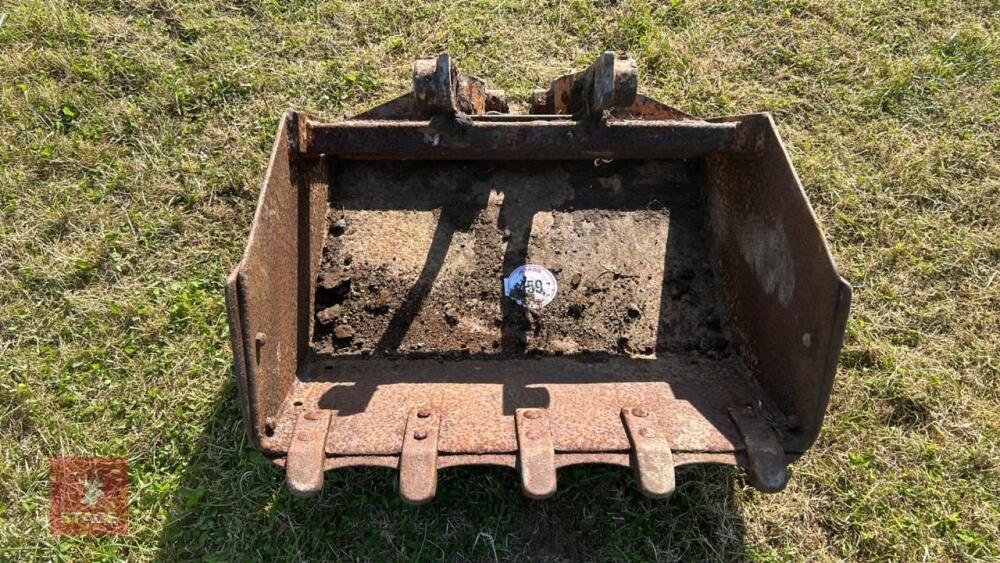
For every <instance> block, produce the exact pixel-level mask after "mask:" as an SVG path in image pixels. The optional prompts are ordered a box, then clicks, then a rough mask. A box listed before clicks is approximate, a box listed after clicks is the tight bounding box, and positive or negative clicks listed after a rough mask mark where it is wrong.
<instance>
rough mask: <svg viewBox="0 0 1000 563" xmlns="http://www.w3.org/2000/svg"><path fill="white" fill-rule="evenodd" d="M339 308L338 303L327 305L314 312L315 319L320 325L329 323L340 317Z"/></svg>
mask: <svg viewBox="0 0 1000 563" xmlns="http://www.w3.org/2000/svg"><path fill="white" fill-rule="evenodd" d="M340 315H341V308H340V305H334V306H333V307H327V308H326V309H323V310H322V311H320V312H318V313H316V320H317V321H319V323H320V324H322V325H328V324H331V323H333V322H335V321H337V319H339V318H340Z"/></svg>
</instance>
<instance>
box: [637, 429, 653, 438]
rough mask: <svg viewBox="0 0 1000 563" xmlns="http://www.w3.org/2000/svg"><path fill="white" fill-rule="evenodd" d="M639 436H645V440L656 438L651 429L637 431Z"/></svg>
mask: <svg viewBox="0 0 1000 563" xmlns="http://www.w3.org/2000/svg"><path fill="white" fill-rule="evenodd" d="M639 434H641V435H642V436H645V437H646V438H653V437H655V436H656V431H655V430H653V429H652V428H643V429H642V430H640V431H639Z"/></svg>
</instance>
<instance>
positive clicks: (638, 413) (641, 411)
mask: <svg viewBox="0 0 1000 563" xmlns="http://www.w3.org/2000/svg"><path fill="white" fill-rule="evenodd" d="M632 416H638V417H639V418H646V417H647V416H649V413H648V412H646V410H645V409H632Z"/></svg>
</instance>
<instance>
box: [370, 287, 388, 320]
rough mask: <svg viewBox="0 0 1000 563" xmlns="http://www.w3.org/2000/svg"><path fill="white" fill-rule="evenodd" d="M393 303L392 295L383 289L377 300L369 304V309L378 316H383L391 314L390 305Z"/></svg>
mask: <svg viewBox="0 0 1000 563" xmlns="http://www.w3.org/2000/svg"><path fill="white" fill-rule="evenodd" d="M391 301H392V294H391V293H389V290H388V289H383V290H381V291H379V292H378V295H376V296H375V299H373V300H372V302H371V303H369V304H368V307H367V309H368V310H369V311H371V312H372V313H374V314H376V315H382V314H385V313H387V312H389V303H390V302H391Z"/></svg>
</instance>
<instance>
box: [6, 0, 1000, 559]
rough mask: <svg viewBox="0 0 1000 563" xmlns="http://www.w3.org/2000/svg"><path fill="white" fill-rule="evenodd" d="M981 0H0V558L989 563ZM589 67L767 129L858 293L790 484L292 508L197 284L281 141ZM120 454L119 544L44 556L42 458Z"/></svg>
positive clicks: (355, 499)
mask: <svg viewBox="0 0 1000 563" xmlns="http://www.w3.org/2000/svg"><path fill="white" fill-rule="evenodd" d="M998 14H1000V4H998V2H997V1H996V0H993V1H981V2H968V3H958V2H946V1H934V0H928V1H923V2H913V1H908V2H885V1H875V0H859V1H853V2H821V1H815V2H807V1H790V2H767V1H754V2H739V3H729V2H662V3H642V2H628V1H621V2H599V3H590V2H543V1H523V0H509V1H501V2H473V3H463V4H462V5H456V6H450V5H449V6H441V5H437V4H435V3H431V2H424V1H422V0H411V1H409V2H381V1H379V2H366V3H357V4H351V3H347V2H339V1H331V0H321V1H318V2H313V1H308V0H290V1H272V2H260V1H246V2H222V1H205V0H198V1H189V2H172V1H170V0H153V1H142V0H138V1H133V0H121V1H117V2H116V1H93V2H88V1H80V2H58V1H51V2H46V1H38V0H0V559H4V560H31V559H65V560H83V559H108V560H114V559H121V558H127V559H150V558H161V559H178V558H186V559H190V558H196V557H201V556H204V555H206V554H210V555H212V556H214V557H217V558H220V559H228V558H234V557H236V558H240V559H246V558H276V557H278V558H294V559H299V558H320V557H328V558H338V559H369V560H392V559H437V558H445V559H473V560H494V558H496V559H499V560H509V559H522V558H553V559H601V560H605V559H610V558H622V559H649V560H652V559H661V560H671V559H678V558H683V559H685V560H701V559H716V560H731V559H743V558H746V559H756V560H765V561H767V560H801V559H814V560H840V559H855V560H856V559H865V560H868V559H891V560H928V561H934V560H946V559H948V560H976V559H980V560H986V559H994V560H995V559H997V558H1000V547H998V544H1000V529H998V526H1000V500H998V491H1000V445H998V444H1000V408H998V405H1000V328H998V327H1000V276H998V271H1000V266H998V264H1000V225H998V223H1000V221H998V219H1000V211H998V209H1000V208H998V205H997V199H998V197H1000V158H998V157H1000V147H998V139H1000V126H998V117H1000V113H998V109H1000V76H998V66H1000V65H998V62H997V61H998V58H1000V41H998V33H997V29H996V27H997V25H998V24H1000V16H998ZM605 49H613V50H616V51H627V52H628V53H630V54H631V55H633V56H634V57H635V58H636V60H637V61H638V64H639V72H640V91H642V92H643V93H646V94H649V95H651V96H653V97H655V98H657V99H660V100H662V101H665V102H667V103H671V104H674V105H676V106H678V107H680V108H681V109H683V110H685V111H688V112H690V113H694V114H697V115H704V116H718V115H729V114H740V113H749V112H755V111H769V112H771V113H772V114H774V116H775V120H776V121H777V123H778V128H779V130H780V132H781V134H782V135H783V136H784V139H785V143H786V145H787V147H788V150H789V153H790V154H791V158H792V161H793V162H794V164H795V166H796V168H797V170H798V172H799V175H800V177H801V179H802V183H803V184H804V185H805V187H806V192H807V193H808V195H809V197H810V199H811V201H812V203H813V206H814V207H815V210H816V213H817V216H818V217H819V218H820V221H821V223H822V225H823V228H824V230H825V233H826V235H827V237H828V239H829V241H830V244H831V246H832V249H833V252H834V255H835V257H836V260H837V263H838V264H839V267H840V269H841V272H842V274H843V276H844V277H845V278H847V280H848V281H849V282H850V283H851V284H852V285H853V286H854V292H855V293H854V306H853V309H852V311H851V317H850V321H849V324H848V333H847V337H846V342H845V346H844V351H843V355H842V357H841V361H840V369H839V372H838V375H837V380H836V383H835V386H834V389H833V396H832V402H831V406H830V411H829V415H828V418H827V422H826V425H825V427H824V430H823V433H822V435H821V437H820V439H819V442H818V443H817V445H816V447H815V448H814V449H812V450H811V451H810V452H809V453H808V454H807V455H806V457H805V458H804V459H803V460H802V461H801V462H799V463H798V464H796V465H795V466H794V468H793V478H792V481H791V483H790V485H789V487H788V489H787V490H786V491H785V492H784V493H781V494H778V495H773V496H768V495H761V494H759V493H757V492H755V491H753V490H751V489H750V488H748V487H747V486H746V484H745V482H744V479H743V476H742V475H741V474H740V473H739V472H738V471H734V470H732V469H729V468H720V467H706V468H698V469H693V470H683V471H681V472H680V475H679V479H680V485H679V488H678V493H677V495H675V497H674V498H673V499H672V500H671V501H669V502H656V501H649V500H645V499H643V498H641V497H640V496H638V494H637V493H636V492H635V491H634V487H633V485H632V482H631V477H630V476H629V475H628V472H627V471H625V470H622V469H617V468H607V467H577V468H571V469H567V470H561V471H560V473H559V479H560V481H559V493H558V494H557V496H556V497H555V498H554V499H552V500H548V501H544V502H536V501H529V500H527V499H525V498H523V497H522V496H521V495H520V492H519V490H518V483H517V479H516V476H515V474H514V473H513V472H512V471H510V470H508V469H501V468H495V469H486V468H474V469H449V470H447V471H445V472H443V473H442V480H441V483H440V486H439V493H438V497H437V499H436V500H435V501H434V503H433V504H431V505H428V506H424V507H418V508H413V507H407V506H405V505H403V504H402V503H401V502H400V501H399V500H398V495H397V492H396V488H395V484H394V472H391V471H388V470H384V469H371V470H364V469H353V470H344V471H337V472H333V473H329V474H327V482H326V486H325V488H324V490H323V493H322V495H321V496H320V497H319V498H318V499H312V500H296V499H293V498H292V497H291V496H290V495H289V494H288V493H287V492H286V490H285V488H284V486H283V484H282V478H283V473H282V471H281V470H280V469H279V468H276V467H273V466H272V465H270V464H269V463H268V462H266V461H265V460H263V458H262V457H261V456H259V455H258V454H257V453H255V452H254V451H253V450H252V449H250V448H249V446H248V444H247V442H246V439H245V437H244V428H243V424H242V421H241V419H240V415H239V411H238V408H237V402H236V394H235V388H234V385H233V384H232V382H231V380H230V377H229V367H230V361H231V355H230V350H229V343H228V332H227V328H226V319H225V314H224V311H223V289H222V288H223V281H224V279H225V276H226V274H227V272H228V271H229V269H230V268H231V267H232V266H233V265H235V263H236V262H237V260H238V258H239V256H240V253H241V251H242V247H243V244H244V241H245V238H246V235H247V232H248V227H249V224H250V219H251V216H252V213H253V209H254V205H255V203H256V196H257V192H258V187H259V180H260V177H261V174H262V171H263V166H264V164H265V162H266V160H267V155H268V151H269V149H270V146H271V143H272V139H273V136H274V133H275V129H276V124H277V122H278V119H279V117H280V116H281V114H282V112H283V111H284V110H285V109H286V108H289V107H293V108H297V109H301V110H305V111H308V112H310V113H314V114H317V115H321V116H325V117H328V118H335V117H339V116H344V115H349V114H351V113H353V112H357V111H359V110H362V109H364V108H368V107H371V106H373V105H375V104H377V103H379V102H382V101H386V100H388V99H390V98H392V97H394V96H395V95H397V94H399V93H402V92H405V91H407V90H408V89H409V80H410V78H409V77H410V66H411V62H412V59H413V58H414V57H416V56H420V55H428V54H434V53H437V52H440V51H448V52H450V53H451V55H452V56H453V57H454V59H455V60H456V61H457V62H458V64H459V65H460V67H461V68H462V69H463V70H465V71H466V72H469V73H472V74H476V75H479V76H482V77H485V78H487V79H488V80H489V81H491V82H492V84H494V85H495V86H498V87H501V88H503V89H505V90H507V92H508V94H509V95H515V96H520V97H521V98H526V97H527V95H528V94H529V93H530V91H531V90H532V89H533V88H535V87H538V86H541V85H545V84H547V82H548V81H549V80H551V79H553V78H555V77H556V76H558V75H560V74H563V73H566V72H569V71H573V70H578V69H580V68H583V67H585V66H586V65H587V64H588V63H589V62H590V61H591V60H592V59H593V58H594V57H595V55H596V54H597V53H599V52H600V51H602V50H605ZM60 455H113V456H127V457H128V460H129V464H130V466H129V467H130V469H129V477H130V487H131V504H130V534H129V535H128V536H125V537H106V538H92V537H76V538H74V537H53V536H50V535H49V534H48V531H47V517H48V462H47V460H48V458H49V457H51V456H60Z"/></svg>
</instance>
